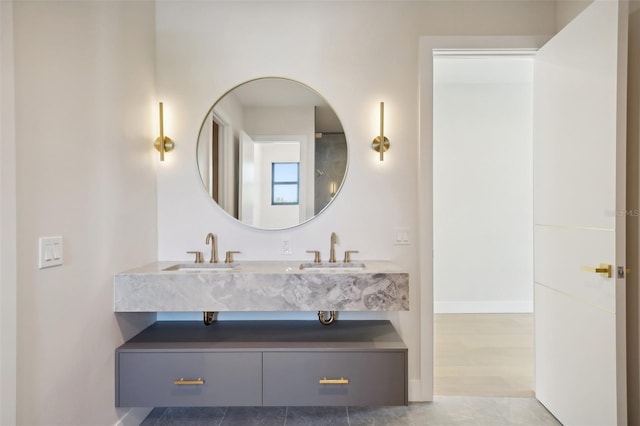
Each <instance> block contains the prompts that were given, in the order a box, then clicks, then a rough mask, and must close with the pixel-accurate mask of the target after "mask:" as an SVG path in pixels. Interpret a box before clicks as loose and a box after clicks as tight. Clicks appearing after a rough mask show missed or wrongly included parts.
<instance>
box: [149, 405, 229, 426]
mask: <svg viewBox="0 0 640 426" xmlns="http://www.w3.org/2000/svg"><path fill="white" fill-rule="evenodd" d="M226 411H227V408H226V407H184V408H183V407H171V408H167V409H166V410H165V411H164V413H163V414H162V416H161V417H160V418H159V419H158V420H157V421H156V423H155V425H156V426H173V425H176V426H178V425H179V426H213V425H215V426H218V425H220V423H221V422H222V419H223V418H224V416H225V413H226Z"/></svg>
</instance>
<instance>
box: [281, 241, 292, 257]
mask: <svg viewBox="0 0 640 426" xmlns="http://www.w3.org/2000/svg"><path fill="white" fill-rule="evenodd" d="M292 253H293V250H292V249H291V238H289V237H284V238H282V254H284V255H287V256H290V255H291V254H292Z"/></svg>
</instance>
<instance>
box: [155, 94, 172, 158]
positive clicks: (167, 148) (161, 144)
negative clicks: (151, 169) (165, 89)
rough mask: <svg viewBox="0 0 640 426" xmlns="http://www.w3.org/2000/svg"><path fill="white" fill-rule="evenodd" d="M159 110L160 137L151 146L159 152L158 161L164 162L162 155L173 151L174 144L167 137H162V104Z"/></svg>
mask: <svg viewBox="0 0 640 426" xmlns="http://www.w3.org/2000/svg"><path fill="white" fill-rule="evenodd" d="M158 109H159V110H160V136H159V137H158V138H157V139H156V141H155V142H154V143H153V146H155V147H156V149H157V150H158V151H159V152H160V161H164V153H165V152H171V151H173V147H174V143H173V141H172V140H171V139H170V138H169V137H168V136H165V135H164V112H163V109H162V102H160V103H159V108H158Z"/></svg>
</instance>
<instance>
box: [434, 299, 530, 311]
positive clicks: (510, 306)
mask: <svg viewBox="0 0 640 426" xmlns="http://www.w3.org/2000/svg"><path fill="white" fill-rule="evenodd" d="M433 312H434V313H436V314H494V313H495V314H507V313H509V314H514V313H532V312H533V301H529V300H492V301H481V302H479V301H456V302H433Z"/></svg>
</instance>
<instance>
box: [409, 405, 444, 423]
mask: <svg viewBox="0 0 640 426" xmlns="http://www.w3.org/2000/svg"><path fill="white" fill-rule="evenodd" d="M408 412H409V415H410V416H411V420H412V421H413V423H414V424H415V425H429V426H446V425H450V424H452V423H453V419H451V416H449V413H448V412H447V407H446V406H442V404H438V403H437V402H415V403H409V408H408Z"/></svg>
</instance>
